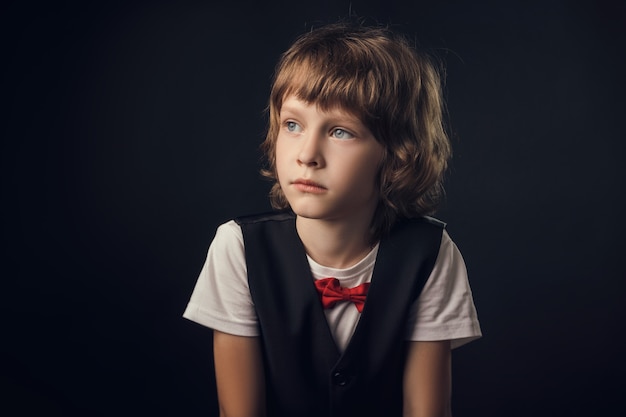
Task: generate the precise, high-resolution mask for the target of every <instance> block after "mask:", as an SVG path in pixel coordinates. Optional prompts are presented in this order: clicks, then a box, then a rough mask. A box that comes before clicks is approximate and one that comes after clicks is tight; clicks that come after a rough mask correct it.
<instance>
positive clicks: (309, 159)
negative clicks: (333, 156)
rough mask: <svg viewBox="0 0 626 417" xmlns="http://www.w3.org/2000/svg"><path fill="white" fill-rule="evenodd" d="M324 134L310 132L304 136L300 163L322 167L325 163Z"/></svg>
mask: <svg viewBox="0 0 626 417" xmlns="http://www.w3.org/2000/svg"><path fill="white" fill-rule="evenodd" d="M322 139H323V138H322V135H316V134H308V135H306V136H305V137H303V138H302V142H301V143H302V145H301V147H300V150H299V152H298V164H300V165H305V166H309V167H315V168H320V167H322V166H323V164H324V158H323V151H322V147H323V141H322Z"/></svg>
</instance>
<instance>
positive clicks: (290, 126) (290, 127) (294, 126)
mask: <svg viewBox="0 0 626 417" xmlns="http://www.w3.org/2000/svg"><path fill="white" fill-rule="evenodd" d="M285 126H286V127H287V131H288V132H300V131H301V130H302V128H301V127H300V126H299V125H298V123H296V122H287V123H285Z"/></svg>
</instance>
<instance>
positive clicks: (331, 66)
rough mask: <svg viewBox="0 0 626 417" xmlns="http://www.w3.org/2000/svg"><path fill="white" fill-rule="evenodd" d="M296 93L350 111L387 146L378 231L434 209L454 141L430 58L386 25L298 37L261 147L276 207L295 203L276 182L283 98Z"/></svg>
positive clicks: (280, 70) (281, 69)
mask: <svg viewBox="0 0 626 417" xmlns="http://www.w3.org/2000/svg"><path fill="white" fill-rule="evenodd" d="M292 94H293V95H295V96H296V97H298V98H299V99H300V100H304V101H306V102H308V103H315V104H317V105H318V106H320V108H321V109H323V110H328V109H331V108H333V107H340V108H342V109H345V110H347V111H350V112H352V113H353V114H354V115H356V116H357V117H358V118H359V119H360V120H361V121H362V122H363V123H364V124H365V126H367V127H368V128H369V129H370V131H371V132H372V133H373V135H374V137H375V138H376V140H377V141H378V142H380V143H381V144H382V145H383V147H384V158H383V163H382V165H381V168H380V174H379V176H378V186H379V196H380V201H379V204H378V207H377V209H376V213H375V215H374V218H373V220H372V227H373V233H374V235H375V237H376V238H378V237H380V236H381V235H382V234H384V233H385V232H386V231H388V230H389V229H390V228H391V226H392V225H393V224H394V223H395V222H396V221H397V220H398V219H402V218H414V217H420V216H423V215H429V214H433V213H434V211H435V209H436V207H437V206H438V204H439V202H440V200H441V198H442V196H443V184H442V183H443V176H444V173H445V170H446V168H447V164H448V160H449V158H450V156H451V148H450V142H449V140H448V136H447V135H446V132H445V129H444V125H443V113H444V102H443V97H442V92H441V79H440V75H439V71H438V69H437V66H435V65H434V63H433V61H432V60H431V58H429V57H428V56H426V55H424V54H418V52H417V51H416V50H415V49H414V48H412V47H411V46H410V45H409V43H408V41H407V40H406V39H405V38H404V37H402V36H400V35H399V34H396V33H394V32H392V31H390V30H388V29H386V28H382V27H366V26H361V25H353V24H343V23H340V24H332V25H328V26H324V27H321V28H319V29H315V30H312V31H311V32H309V33H306V34H304V35H302V36H300V37H299V38H298V39H297V40H296V41H295V42H294V43H293V45H292V46H291V47H290V48H289V49H288V50H287V51H286V52H285V53H284V54H283V55H282V56H281V58H280V60H279V62H278V65H277V67H276V71H275V75H274V80H273V83H272V90H271V93H270V99H269V108H268V112H269V127H268V132H267V136H266V138H265V141H264V142H263V144H262V146H261V147H262V150H263V151H264V153H265V156H266V158H267V168H266V169H263V170H262V173H263V175H264V176H266V177H268V178H270V179H272V180H274V181H275V182H274V185H273V187H272V189H271V191H270V201H271V203H272V206H273V207H274V208H276V209H287V208H289V203H288V202H287V199H286V198H285V195H284V194H283V192H282V190H281V188H280V184H279V183H278V181H277V175H276V138H277V136H278V131H279V128H280V120H279V118H280V109H281V106H282V103H283V100H284V99H285V98H286V97H287V96H289V95H292Z"/></svg>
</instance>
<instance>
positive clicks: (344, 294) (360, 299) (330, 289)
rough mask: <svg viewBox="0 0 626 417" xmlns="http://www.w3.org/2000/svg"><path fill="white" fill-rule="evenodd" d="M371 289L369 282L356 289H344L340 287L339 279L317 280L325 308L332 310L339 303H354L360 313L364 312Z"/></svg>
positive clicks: (316, 285)
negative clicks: (366, 298) (368, 291)
mask: <svg viewBox="0 0 626 417" xmlns="http://www.w3.org/2000/svg"><path fill="white" fill-rule="evenodd" d="M369 287H370V283H369V282H366V283H364V284H361V285H359V286H356V287H354V288H343V287H342V286H341V285H339V280H338V279H337V278H323V279H317V280H315V288H317V292H318V293H319V294H320V297H321V299H322V306H324V308H331V307H333V306H334V305H335V304H337V302H339V301H352V302H353V303H354V305H355V306H356V309H357V310H359V313H360V312H362V311H363V306H364V305H365V297H366V296H367V290H368V289H369Z"/></svg>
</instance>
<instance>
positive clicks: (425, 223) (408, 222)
mask: <svg viewBox="0 0 626 417" xmlns="http://www.w3.org/2000/svg"><path fill="white" fill-rule="evenodd" d="M398 226H399V227H416V228H417V227H427V228H435V229H445V228H446V223H445V222H443V221H441V220H439V219H437V218H435V217H431V216H422V217H416V218H412V219H404V220H401V221H400V222H398Z"/></svg>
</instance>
